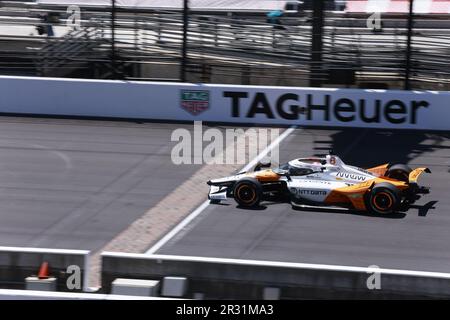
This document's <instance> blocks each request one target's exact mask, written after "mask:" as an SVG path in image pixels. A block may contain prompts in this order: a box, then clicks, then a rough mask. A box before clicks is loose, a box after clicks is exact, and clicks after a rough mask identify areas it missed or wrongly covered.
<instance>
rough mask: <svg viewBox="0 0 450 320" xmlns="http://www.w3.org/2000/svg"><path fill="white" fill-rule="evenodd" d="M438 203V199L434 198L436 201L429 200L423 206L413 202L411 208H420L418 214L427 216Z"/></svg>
mask: <svg viewBox="0 0 450 320" xmlns="http://www.w3.org/2000/svg"><path fill="white" fill-rule="evenodd" d="M436 203H438V201H436V200H434V201H428V202H427V203H425V204H424V205H422V206H419V205H416V204H412V205H410V208H413V209H418V210H419V214H418V216H419V217H426V216H427V214H428V212H429V211H430V210H431V209H433V210H434V209H436V207H435V204H436Z"/></svg>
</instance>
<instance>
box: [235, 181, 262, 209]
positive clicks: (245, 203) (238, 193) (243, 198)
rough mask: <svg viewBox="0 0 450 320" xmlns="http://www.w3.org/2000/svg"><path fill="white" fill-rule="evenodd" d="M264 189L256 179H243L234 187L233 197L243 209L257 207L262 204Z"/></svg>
mask: <svg viewBox="0 0 450 320" xmlns="http://www.w3.org/2000/svg"><path fill="white" fill-rule="evenodd" d="M262 195H263V188H262V185H261V183H260V182H259V181H258V180H256V179H254V178H242V179H241V180H239V181H238V182H236V184H235V185H234V189H233V196H234V200H236V202H237V203H238V205H240V206H242V207H256V206H258V205H259V203H260V202H261V199H262Z"/></svg>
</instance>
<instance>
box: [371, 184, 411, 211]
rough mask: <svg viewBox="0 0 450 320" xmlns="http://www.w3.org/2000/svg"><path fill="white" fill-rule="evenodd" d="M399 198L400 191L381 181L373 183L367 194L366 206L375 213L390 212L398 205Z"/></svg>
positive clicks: (399, 202)
mask: <svg viewBox="0 0 450 320" xmlns="http://www.w3.org/2000/svg"><path fill="white" fill-rule="evenodd" d="M401 200H402V198H401V193H400V191H399V190H398V189H397V188H396V187H395V186H394V185H392V184H390V183H387V182H383V183H380V184H377V185H375V187H374V188H373V189H372V191H371V192H370V193H369V194H368V195H367V198H366V207H367V209H368V210H369V211H370V212H372V213H375V214H381V215H385V214H391V213H394V212H395V211H396V210H397V209H398V208H399V207H400V204H401Z"/></svg>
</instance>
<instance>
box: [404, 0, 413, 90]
mask: <svg viewBox="0 0 450 320" xmlns="http://www.w3.org/2000/svg"><path fill="white" fill-rule="evenodd" d="M413 26H414V0H409V15H408V36H407V40H406V57H405V59H406V66H405V84H404V89H405V90H411V81H410V76H411V53H412V48H411V45H412V36H413Z"/></svg>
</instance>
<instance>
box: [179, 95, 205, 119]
mask: <svg viewBox="0 0 450 320" xmlns="http://www.w3.org/2000/svg"><path fill="white" fill-rule="evenodd" d="M181 107H182V108H183V109H184V110H186V111H187V112H189V113H190V114H193V115H194V116H196V115H198V114H200V113H202V112H203V111H205V110H208V109H209V91H207V90H181Z"/></svg>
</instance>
